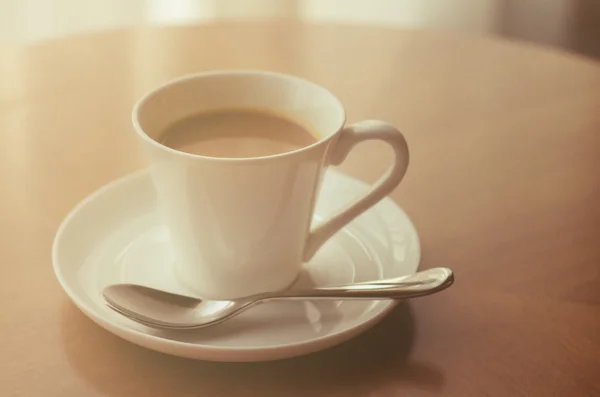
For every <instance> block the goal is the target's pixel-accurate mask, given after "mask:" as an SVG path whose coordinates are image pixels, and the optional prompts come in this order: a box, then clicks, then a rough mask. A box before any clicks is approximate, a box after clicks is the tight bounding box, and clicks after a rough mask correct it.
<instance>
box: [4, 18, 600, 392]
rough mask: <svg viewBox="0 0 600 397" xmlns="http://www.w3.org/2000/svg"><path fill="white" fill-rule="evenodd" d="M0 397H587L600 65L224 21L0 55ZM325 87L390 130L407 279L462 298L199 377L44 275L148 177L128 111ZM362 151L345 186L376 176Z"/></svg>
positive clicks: (373, 155) (516, 48)
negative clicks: (278, 81) (250, 87)
mask: <svg viewBox="0 0 600 397" xmlns="http://www.w3.org/2000/svg"><path fill="white" fill-rule="evenodd" d="M0 65H1V66H0V67H1V70H2V73H1V74H0V175H1V177H2V182H3V183H2V184H1V185H0V197H2V201H1V206H2V207H1V208H2V209H1V211H0V231H1V233H2V235H1V237H2V238H1V239H0V260H1V263H2V265H1V266H2V275H1V277H0V302H2V303H1V305H2V306H1V307H0V309H1V312H2V314H1V316H0V329H1V334H0V335H1V336H2V338H1V339H0V357H1V359H0V395H2V396H6V397H9V396H10V397H12V396H48V397H51V396H60V397H64V396H109V397H121V396H128V397H137V396H139V397H147V396H197V395H202V396H228V397H235V396H311V397H312V396H344V397H352V396H369V397H384V396H411V397H418V396H435V395H443V396H446V397H451V396H456V397H464V396H499V397H506V396H529V397H530V396H540V397H549V396H565V397H575V396H578V397H579V396H598V395H600V378H598V374H599V373H600V175H599V172H598V171H599V170H600V66H599V65H598V64H595V63H593V62H591V61H587V60H585V59H583V58H578V57H576V56H572V55H567V54H565V53H560V52H550V51H547V50H541V49H538V48H536V47H533V46H530V45H517V44H513V43H510V42H506V41H494V40H491V39H483V38H474V37H469V36H459V35H449V34H441V33H429V32H425V31H403V30H387V29H383V28H368V27H351V26H333V25H312V26H311V25H302V24H296V23H284V22H280V23H277V22H273V23H239V24H236V23H218V24H213V25H206V26H201V27H176V28H175V27H173V28H155V29H151V28H148V29H138V30H122V31H114V32H105V33H97V34H89V35H84V36H77V37H70V38H66V39H61V40H57V41H52V42H47V43H45V44H42V45H37V46H35V47H28V48H20V49H14V50H10V51H4V52H2V53H1V55H0ZM238 67H243V68H261V69H270V70H275V71H282V72H287V73H292V74H296V75H300V76H303V77H306V78H309V79H311V80H313V81H315V82H317V83H320V84H323V85H325V86H327V87H329V88H330V89H331V90H332V91H333V92H335V93H336V94H337V95H338V96H339V97H340V98H341V99H342V101H343V102H344V103H345V104H346V105H347V108H348V112H349V118H350V121H354V120H358V119H361V118H365V117H371V118H381V119H384V120H388V121H390V122H393V123H394V124H396V125H397V126H399V127H400V128H401V129H402V130H403V132H404V133H405V134H406V136H407V139H408V141H409V144H410V147H411V150H412V163H411V166H410V170H409V172H408V175H407V177H406V179H405V181H404V182H403V184H402V185H401V187H400V188H399V189H397V191H396V192H395V193H394V198H395V199H396V200H397V202H398V203H399V204H400V205H401V206H402V207H403V208H404V209H405V210H406V211H407V212H408V213H409V214H410V215H411V217H412V218H413V220H414V222H415V224H416V226H417V228H418V230H419V233H420V236H421V239H422V249H423V254H424V255H423V256H424V258H423V262H422V267H432V266H436V265H440V264H445V265H448V266H451V267H453V268H454V269H455V271H456V274H457V283H456V284H455V285H454V286H453V287H452V288H451V289H450V290H448V291H446V292H444V293H443V294H440V295H436V296H432V297H428V298H423V299H420V300H416V301H414V302H411V303H410V304H409V305H403V306H400V307H399V308H398V310H396V311H395V312H393V313H392V314H391V315H390V316H389V317H388V318H387V319H385V320H384V321H383V322H382V323H381V324H380V325H379V326H377V327H376V328H374V329H373V330H371V331H369V332H367V333H366V334H364V335H363V336H361V337H358V338H357V339H355V340H353V341H351V342H348V343H346V344H343V345H341V346H339V347H336V348H333V349H330V350H328V351H325V352H322V353H317V354H313V355H310V356H306V357H302V358H297V359H292V360H286V361H280V362H271V363H261V364H215V363H208V362H196V361H190V360H184V359H180V358H175V357H169V356H165V355H161V354H158V353H155V352H152V351H148V350H144V349H142V348H139V347H137V346H134V345H132V344H130V343H127V342H124V341H122V340H121V339H119V338H117V337H115V336H113V335H112V334H110V333H108V332H106V331H104V330H102V329H101V328H99V327H98V326H96V325H95V324H93V323H92V322H91V321H90V320H88V319H87V317H85V316H84V315H83V314H82V313H80V312H79V311H78V310H77V309H76V308H75V307H74V306H73V304H71V302H70V301H69V300H68V299H67V297H66V295H65V294H64V293H63V291H62V290H61V289H60V287H59V285H58V283H57V281H56V280H55V277H54V275H53V272H52V267H51V259H50V249H51V243H52V239H53V236H54V232H55V230H56V228H57V226H58V224H59V223H60V221H61V220H62V218H63V217H64V216H65V214H66V213H67V212H68V211H69V210H70V209H71V208H72V206H73V205H74V204H75V203H76V202H78V201H79V200H80V199H82V198H83V197H84V196H86V195H87V194H89V193H90V192H92V191H93V190H95V189H96V188H98V187H100V186H102V185H103V184H105V183H107V182H109V181H111V180H112V179H114V178H116V177H119V176H121V175H123V174H126V173H128V172H131V171H134V170H136V169H139V168H141V167H143V166H144V163H143V161H142V157H141V154H140V152H139V150H138V147H137V142H136V141H135V137H134V135H133V133H132V131H131V127H130V110H131V107H132V105H133V103H134V101H135V100H136V99H137V98H138V97H140V96H141V95H142V94H143V93H144V92H146V91H147V90H149V89H150V88H151V87H154V86H156V85H157V84H159V83H162V82H164V81H166V80H168V79H171V78H173V77H176V76H180V75H182V74H187V73H191V72H197V71H201V70H208V69H214V68H238ZM381 149H382V147H381V146H380V145H378V144H376V143H374V144H364V145H362V146H361V147H360V148H359V149H358V150H356V151H355V152H354V153H353V155H352V156H351V157H350V158H349V159H348V161H347V162H346V163H345V164H344V166H343V169H344V170H346V171H347V172H349V173H351V174H353V175H355V176H357V177H358V178H361V179H363V180H365V181H369V182H371V181H373V180H374V179H375V178H376V177H378V176H379V175H380V173H381V172H382V171H383V170H384V169H385V167H386V166H387V164H388V163H389V161H390V159H391V158H390V155H389V154H388V152H387V151H385V150H381Z"/></svg>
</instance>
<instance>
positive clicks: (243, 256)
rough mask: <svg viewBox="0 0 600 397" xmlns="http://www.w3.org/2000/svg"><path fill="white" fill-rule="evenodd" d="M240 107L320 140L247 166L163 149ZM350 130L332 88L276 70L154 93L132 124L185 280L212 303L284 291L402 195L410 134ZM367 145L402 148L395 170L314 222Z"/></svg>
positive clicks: (387, 128) (206, 77)
mask: <svg viewBox="0 0 600 397" xmlns="http://www.w3.org/2000/svg"><path fill="white" fill-rule="evenodd" d="M238 107H252V108H264V109H267V110H274V111H276V112H279V113H283V114H286V115H289V116H290V117H291V118H293V119H297V120H300V121H303V122H305V123H306V124H308V125H310V126H312V127H313V128H314V130H315V131H316V132H317V133H318V134H319V135H320V139H319V140H318V141H317V142H316V143H314V144H312V145H310V146H306V147H303V148H301V149H298V150H295V151H292V152H288V153H284V154H277V155H272V156H266V157H255V158H242V159H239V158H235V159H233V158H231V159H230V158H213V157H205V156H200V155H194V154H189V153H184V152H181V151H178V150H174V149H172V148H169V147H167V146H164V145H163V144H161V143H159V138H160V134H161V132H163V131H164V130H165V128H166V127H168V126H169V125H171V124H172V123H173V122H176V121H178V120H181V119H182V118H185V117H186V116H189V115H192V114H194V113H196V112H203V111H207V110H211V109H223V108H238ZM344 122H345V112H344V108H343V106H342V104H341V103H340V101H339V100H338V99H337V98H336V97H335V96H334V95H333V94H332V93H330V92H329V91H327V90H326V89H325V88H323V87H320V86H318V85H316V84H314V83H311V82H309V81H306V80H303V79H301V78H297V77H293V76H288V75H283V74H279V73H272V72H264V71H245V70H237V71H216V72H208V73H200V74H195V75H191V76H187V77H183V78H180V79H177V80H174V81H172V82H169V83H167V84H165V85H163V86H160V87H158V88H156V89H155V90H153V91H151V92H150V93H148V94H147V95H145V96H144V97H143V98H142V99H141V100H140V101H139V102H138V103H137V104H136V105H135V107H134V110H133V125H134V128H135V131H136V132H137V135H138V136H139V137H140V138H141V142H142V146H143V149H144V151H145V153H146V154H147V158H148V160H149V163H150V169H151V174H152V180H153V183H154V185H155V187H156V191H157V197H158V204H159V208H160V209H161V211H162V215H163V216H164V221H165V223H166V225H167V228H168V230H169V232H170V238H171V241H172V244H173V248H174V252H175V255H176V262H177V263H176V264H175V268H176V273H177V275H178V277H179V279H180V280H181V281H182V282H184V283H185V285H187V286H188V287H189V288H190V289H191V290H192V291H194V292H195V293H197V294H198V295H200V296H203V297H206V298H236V297H241V296H245V295H249V294H255V293H260V292H266V291H276V290H281V289H285V288H287V287H288V286H290V285H291V284H292V283H293V282H294V280H295V279H296V277H297V276H298V275H299V273H300V271H301V269H302V264H303V262H305V261H308V260H309V259H310V258H311V257H312V256H313V255H314V254H315V252H316V251H317V250H318V249H319V247H321V245H323V243H324V242H325V241H327V240H328V239H329V238H330V237H331V236H332V235H333V234H335V233H336V232H337V231H339V230H340V229H341V228H343V227H344V226H345V225H346V224H348V222H350V221H351V220H352V219H354V218H355V217H357V216H358V215H360V214H361V213H363V212H364V211H366V210H368V209H369V208H370V207H372V206H373V205H375V204H376V203H377V202H378V201H380V200H381V199H382V198H384V197H385V196H386V195H388V194H389V193H390V192H391V191H392V190H394V188H396V186H398V184H399V183H400V181H401V179H402V178H403V176H404V174H405V172H406V168H407V166H408V159H409V157H408V148H407V144H406V141H405V139H404V137H403V136H402V134H401V133H400V132H399V131H398V130H397V129H396V128H394V127H393V126H391V125H389V124H387V123H385V122H382V121H374V120H368V121H362V122H358V123H355V124H351V125H348V126H345V127H344ZM366 140H382V141H385V142H387V143H388V144H389V145H390V146H391V147H392V148H393V149H394V152H395V161H394V163H393V164H392V166H391V167H390V169H389V171H388V172H387V174H386V175H385V176H384V177H383V178H382V179H381V180H380V181H379V182H377V183H376V184H375V185H374V186H373V189H372V190H371V191H370V192H369V193H368V194H367V195H365V196H364V197H362V198H360V199H358V200H357V201H356V202H355V203H353V204H352V205H350V206H349V207H347V208H346V209H344V210H342V211H341V212H339V213H338V214H336V215H335V216H333V217H331V218H330V219H327V220H324V221H323V222H319V223H318V224H316V225H315V224H313V211H314V207H315V201H316V198H317V196H318V193H319V189H320V184H321V181H322V177H323V173H324V171H325V169H326V168H327V167H328V166H330V165H337V164H340V163H341V162H342V161H343V160H344V159H345V158H346V155H347V154H348V152H350V150H351V149H352V147H353V146H354V145H355V144H357V143H359V142H362V141H366Z"/></svg>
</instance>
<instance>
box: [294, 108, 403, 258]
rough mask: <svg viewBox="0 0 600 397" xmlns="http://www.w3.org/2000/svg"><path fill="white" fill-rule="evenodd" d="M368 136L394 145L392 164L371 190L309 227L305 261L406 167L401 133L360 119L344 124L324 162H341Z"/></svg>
mask: <svg viewBox="0 0 600 397" xmlns="http://www.w3.org/2000/svg"><path fill="white" fill-rule="evenodd" d="M369 140H381V141H384V142H387V143H388V144H389V145H390V146H391V147H392V149H394V154H395V158H394V164H393V165H392V166H391V167H390V168H389V169H388V171H387V173H386V174H385V175H384V176H383V177H382V178H381V179H380V180H379V181H378V182H377V183H376V184H375V185H374V186H373V188H372V189H371V191H370V192H369V193H368V194H367V195H366V196H364V197H362V198H360V199H359V200H358V201H356V202H354V203H352V204H350V205H349V206H348V207H346V208H345V209H344V210H342V211H341V212H339V213H337V214H336V215H334V216H333V217H331V218H330V219H328V220H327V221H325V222H323V223H322V224H320V225H318V226H317V227H315V228H314V229H313V230H311V232H310V234H309V236H308V239H307V241H306V245H305V248H304V258H303V259H304V260H305V261H308V260H309V259H310V258H312V257H313V255H314V254H315V253H316V252H317V250H318V249H319V248H320V247H321V246H322V245H323V244H324V243H325V242H326V241H327V240H329V239H330V238H331V236H333V235H334V234H335V233H337V232H338V231H339V230H340V229H341V228H343V227H344V226H346V225H347V224H348V223H349V222H350V221H352V220H353V219H354V218H356V217H357V216H359V215H360V214H362V213H363V212H365V211H366V210H368V209H369V208H371V207H372V206H374V205H375V204H377V203H378V202H379V201H380V200H381V199H383V198H384V197H386V196H387V195H388V194H390V193H391V192H392V191H393V190H394V189H395V188H396V187H397V186H398V185H399V184H400V181H401V180H402V178H403V177H404V174H405V173H406V169H407V168H408V161H409V155H408V145H407V143H406V140H405V139H404V135H402V133H401V132H400V131H398V130H397V129H396V128H395V127H393V126H392V125H391V124H389V123H386V122H383V121H379V120H364V121H359V122H357V123H354V124H351V125H349V126H347V127H345V128H344V129H343V130H342V131H341V133H340V136H339V138H338V139H337V141H336V142H335V143H332V145H331V146H330V147H329V149H328V151H327V159H326V166H327V165H339V164H341V163H342V162H343V161H344V160H345V159H346V157H347V156H348V153H350V151H351V150H352V148H353V147H354V145H356V144H357V143H359V142H363V141H369Z"/></svg>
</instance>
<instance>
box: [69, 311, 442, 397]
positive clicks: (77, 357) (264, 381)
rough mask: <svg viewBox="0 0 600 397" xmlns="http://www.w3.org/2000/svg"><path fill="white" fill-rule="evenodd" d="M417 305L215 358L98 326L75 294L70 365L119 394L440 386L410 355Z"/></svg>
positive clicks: (436, 374)
mask: <svg viewBox="0 0 600 397" xmlns="http://www.w3.org/2000/svg"><path fill="white" fill-rule="evenodd" d="M415 332H416V330H415V323H414V317H413V315H412V311H411V308H410V306H409V305H408V304H407V303H401V304H399V305H398V306H397V307H396V308H395V309H394V310H393V311H392V312H391V313H390V314H389V315H388V316H387V317H386V318H384V319H383V320H382V321H381V322H380V323H379V324H378V325H377V326H375V327H374V328H373V329H371V330H369V331H367V332H365V333H364V334H362V335H360V336H358V337H356V338H354V339H352V340H351V341H348V342H346V343H344V344H342V345H339V346H336V347H333V348H330V349H327V350H324V351H322V352H319V353H313V354H310V355H307V356H302V357H298V358H293V359H286V360H279V361H271V362H263V363H212V362H205V361H195V360H190V359H184V358H179V357H174V356H168V355H165V354H161V353H157V352H154V351H151V350H147V349H144V348H141V347H138V346H136V345H134V344H132V343H129V342H126V341H124V340H122V339H120V338H119V337H117V336H115V335H112V334H110V333H109V332H107V331H105V330H103V329H102V328H101V327H99V326H96V325H95V324H94V323H93V322H92V321H91V320H89V319H88V318H87V317H85V315H84V314H82V313H81V312H80V311H79V310H78V309H77V308H76V307H75V306H74V305H72V304H71V303H70V302H65V304H64V307H63V311H62V316H61V335H62V343H63V346H64V349H65V352H66V355H67V358H68V361H69V363H70V365H71V366H72V367H73V368H74V369H75V370H76V371H77V373H79V374H80V375H81V376H82V378H83V379H85V380H86V381H87V382H89V383H90V384H91V385H92V386H93V387H94V388H96V389H97V390H99V391H100V392H102V393H103V394H106V395H108V396H112V397H125V396H127V397H142V396H143V397H146V396H149V395H168V396H173V397H175V396H187V395H190V396H191V395H199V394H201V395H207V396H210V395H215V396H231V397H238V396H240V397H242V396H258V395H260V396H270V395H273V396H275V395H285V396H308V395H310V396H318V395H331V394H332V393H334V392H338V393H339V392H343V394H344V395H345V396H359V395H360V396H362V395H365V392H366V391H368V392H369V393H371V392H373V390H374V389H376V388H379V386H381V385H382V384H384V383H386V382H387V383H389V382H390V380H393V382H395V383H397V384H400V385H402V384H407V385H408V384H410V385H412V386H416V387H422V388H428V389H435V390H439V389H441V387H442V386H443V383H444V376H443V374H442V373H441V372H440V371H439V370H438V369H437V368H436V367H434V366H431V365H429V364H426V363H420V362H418V361H413V360H411V358H410V353H411V348H412V345H413V342H414V339H415Z"/></svg>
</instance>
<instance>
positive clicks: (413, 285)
mask: <svg viewBox="0 0 600 397" xmlns="http://www.w3.org/2000/svg"><path fill="white" fill-rule="evenodd" d="M453 282H454V275H453V273H452V270H450V269H448V268H444V267H438V268H433V269H428V270H423V271H421V272H418V273H415V274H412V275H409V276H404V277H397V278H389V279H383V280H375V281H371V282H363V283H356V284H348V285H340V286H335V287H323V288H313V289H307V290H293V289H290V290H285V291H279V292H272V293H263V294H258V295H251V296H247V297H244V298H239V299H232V300H208V299H200V298H193V297H190V296H183V295H177V294H173V293H170V292H166V291H161V290H157V289H154V288H150V287H144V286H141V285H134V284H115V285H110V286H108V287H106V288H105V289H104V291H103V296H104V299H105V300H106V303H107V305H108V307H110V308H111V309H113V310H115V311H116V312H118V313H120V314H122V315H124V316H125V317H127V318H129V319H131V320H133V321H136V322H138V323H141V324H144V325H147V326H149V327H153V328H167V329H195V328H202V327H206V326H209V325H213V324H217V323H220V322H222V321H225V320H228V319H230V318H232V317H234V316H236V315H238V314H240V313H242V312H243V311H245V310H247V309H249V308H250V307H252V306H254V305H256V304H258V303H260V302H264V301H272V300H287V299H296V300H297V299H337V300H346V299H372V300H379V299H409V298H416V297H420V296H425V295H431V294H434V293H436V292H438V291H441V290H443V289H446V288H448V287H449V286H450V285H452V283H453Z"/></svg>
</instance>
